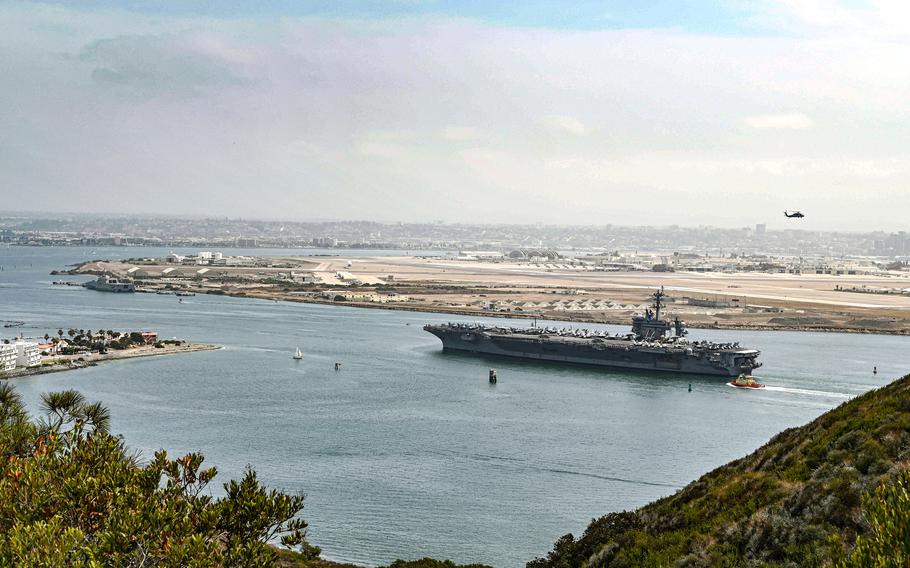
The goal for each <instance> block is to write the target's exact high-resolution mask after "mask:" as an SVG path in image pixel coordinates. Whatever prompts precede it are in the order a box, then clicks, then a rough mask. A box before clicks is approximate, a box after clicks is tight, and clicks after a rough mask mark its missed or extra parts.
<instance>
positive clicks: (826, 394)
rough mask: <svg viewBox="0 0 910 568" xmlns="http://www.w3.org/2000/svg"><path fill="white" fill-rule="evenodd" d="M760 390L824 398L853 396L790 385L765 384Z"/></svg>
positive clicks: (845, 398)
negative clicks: (775, 385)
mask: <svg viewBox="0 0 910 568" xmlns="http://www.w3.org/2000/svg"><path fill="white" fill-rule="evenodd" d="M762 390H765V391H772V392H783V393H787V394H800V395H804V396H819V397H825V398H842V399H844V400H847V399H850V398H853V396H854V395H852V394H848V393H845V392H829V391H819V390H811V389H795V388H790V387H773V386H765V388H764V389H762Z"/></svg>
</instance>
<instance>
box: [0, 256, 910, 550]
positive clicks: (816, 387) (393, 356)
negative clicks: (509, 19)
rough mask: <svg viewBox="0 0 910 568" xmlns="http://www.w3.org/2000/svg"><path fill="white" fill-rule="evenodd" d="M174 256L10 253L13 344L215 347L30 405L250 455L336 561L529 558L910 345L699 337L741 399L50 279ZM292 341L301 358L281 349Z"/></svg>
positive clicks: (66, 382)
mask: <svg viewBox="0 0 910 568" xmlns="http://www.w3.org/2000/svg"><path fill="white" fill-rule="evenodd" d="M162 252H167V251H155V250H149V249H115V248H100V249H97V252H96V253H94V254H93V253H92V251H91V250H89V249H81V248H27V247H10V248H5V247H0V266H2V270H0V320H22V321H25V322H26V325H25V326H24V327H22V328H18V329H15V330H13V329H0V334H2V336H4V337H8V336H10V335H11V334H12V333H13V332H14V331H16V332H18V331H21V332H22V333H24V334H25V335H29V334H31V335H42V336H43V335H44V333H46V332H50V333H53V332H54V331H55V330H56V329H58V328H63V329H64V330H65V329H68V328H70V327H76V328H85V329H99V328H101V329H110V328H113V329H139V328H142V329H151V330H156V331H158V332H160V333H161V335H162V336H163V337H166V338H167V337H179V338H185V339H190V340H193V341H199V342H211V343H216V344H219V345H223V346H224V347H225V348H224V349H223V350H219V351H214V352H202V353H193V354H186V355H175V356H170V357H154V358H147V359H142V360H134V361H123V362H113V363H109V364H105V365H101V366H98V367H94V368H89V369H84V370H78V371H72V372H66V373H58V374H50V375H43V376H37V377H30V378H24V379H17V380H15V385H16V387H17V389H18V391H19V392H20V393H21V394H22V395H23V397H24V398H25V399H26V401H27V402H28V403H29V405H30V408H32V409H33V410H35V411H37V400H38V397H39V396H40V394H41V393H42V392H47V391H53V390H59V389H64V388H75V389H78V390H80V391H82V392H83V393H84V394H86V395H87V396H88V397H89V399H91V400H101V401H103V402H104V403H105V404H106V405H108V406H109V407H110V408H111V410H112V414H113V421H112V429H113V431H114V432H118V433H121V434H122V435H123V436H124V439H125V441H126V443H127V445H128V446H129V447H130V448H132V449H134V450H136V451H137V452H139V453H140V455H142V456H145V457H147V458H150V457H151V455H152V452H154V451H155V450H156V449H159V448H164V449H166V450H167V451H168V452H170V453H171V454H172V455H176V454H180V453H184V452H188V451H199V452H202V453H203V454H204V455H205V456H206V461H207V463H208V464H210V465H215V466H217V467H218V469H219V472H220V473H219V478H220V480H221V481H226V480H227V479H229V478H231V477H237V476H239V475H241V474H242V472H243V469H244V468H245V467H246V466H247V465H251V466H253V467H254V468H255V469H256V470H257V472H258V473H259V475H260V479H261V480H262V481H263V482H265V483H267V484H268V485H270V486H274V487H280V488H283V489H286V490H289V491H302V492H304V493H306V495H307V498H306V508H305V509H304V512H303V516H304V518H305V519H306V520H307V521H308V522H309V523H310V531H309V534H310V541H311V542H312V543H314V544H316V545H319V546H321V547H322V548H323V552H324V555H325V556H326V557H329V558H333V559H338V560H347V561H353V562H359V563H364V564H370V565H375V564H380V563H384V562H389V561H391V560H394V559H396V558H419V557H423V556H434V557H437V558H451V559H453V560H455V561H457V562H485V563H488V564H491V565H493V566H496V567H515V566H523V565H524V563H525V562H526V561H528V560H530V559H533V558H534V557H535V556H539V555H543V554H545V553H546V552H547V551H548V550H549V548H550V546H551V545H552V543H553V541H554V540H555V539H556V538H558V537H559V536H560V535H562V534H565V533H567V532H573V533H575V534H576V535H578V534H580V533H581V532H582V530H583V529H584V527H585V526H586V525H587V523H588V522H589V521H590V520H591V519H592V518H593V517H596V516H600V515H603V514H605V513H608V512H610V511H617V510H622V509H630V508H634V507H638V506H640V505H643V504H645V503H647V502H648V501H651V500H653V499H655V498H658V497H661V496H665V495H668V494H671V493H673V492H674V491H676V490H677V489H679V488H680V487H682V486H684V485H685V484H686V483H688V482H689V481H691V480H693V479H695V478H696V477H698V476H699V475H701V474H703V473H706V472H707V471H709V470H711V469H713V468H715V467H717V466H719V465H722V464H724V463H726V462H727V461H729V460H731V459H735V458H738V457H740V456H743V455H745V454H747V453H749V452H751V451H752V450H754V449H756V448H757V447H758V446H760V445H762V444H763V443H764V442H766V441H767V440H768V439H769V438H770V437H772V436H773V435H774V434H776V433H777V432H779V431H781V430H783V429H784V428H788V427H791V426H798V425H801V424H804V423H806V422H808V421H810V420H812V419H813V418H815V417H816V416H818V415H819V414H821V413H823V412H824V411H826V410H828V409H830V408H833V407H834V406H836V405H838V404H840V403H842V402H844V401H846V400H848V399H849V398H851V397H853V396H856V395H858V394H861V393H863V392H865V391H867V390H869V389H871V388H874V387H878V386H881V385H884V384H886V383H887V382H889V381H890V380H892V379H894V378H896V377H898V376H900V375H902V374H904V373H906V372H908V370H910V357H908V356H907V355H906V354H907V353H908V352H910V350H908V348H910V339H908V338H904V337H888V336H873V335H852V334H833V333H796V332H768V331H737V332H733V331H729V332H728V331H716V330H712V331H703V330H691V332H690V334H691V336H692V337H693V338H707V339H712V340H717V341H739V342H740V343H741V344H743V345H747V346H751V347H755V348H757V349H760V350H761V351H762V360H763V361H764V363H765V365H764V367H762V368H761V369H759V370H758V372H756V375H757V376H759V377H760V378H761V380H762V381H763V382H765V383H766V384H767V385H768V388H766V389H764V390H761V391H746V390H741V389H734V388H731V387H729V386H726V385H725V384H724V383H723V381H722V380H721V379H719V378H700V377H686V376H672V375H667V376H662V375H648V374H640V373H629V372H617V371H605V370H598V369H588V368H580V367H560V366H556V365H543V364H531V363H526V362H520V361H503V360H488V359H481V358H474V357H468V356H460V355H450V354H443V353H442V352H441V344H440V343H439V340H438V339H436V338H435V337H433V336H432V335H430V334H428V333H426V332H424V331H423V330H422V329H421V326H422V325H423V324H424V323H428V322H441V321H450V320H451V321H454V320H457V321H469V320H470V321H474V319H475V318H465V317H460V316H448V315H445V314H424V313H414V312H404V311H386V310H375V309H357V308H349V307H336V306H322V305H305V304H293V303H286V302H282V303H274V302H269V301H261V300H248V299H240V298H226V297H220V296H195V297H191V298H185V299H184V302H183V303H178V302H177V299H176V298H175V297H173V296H158V295H154V294H134V295H117V294H105V293H99V292H92V291H89V290H85V289H82V288H76V287H65V286H53V285H52V284H51V281H52V280H53V279H55V277H52V276H49V275H48V272H49V271H50V270H52V269H54V268H61V267H63V266H64V265H66V264H70V263H74V262H79V261H81V260H85V259H88V258H125V257H131V256H148V255H153V254H160V253H162ZM255 252H256V253H257V254H264V253H273V254H301V253H302V252H303V253H306V252H309V253H312V252H319V251H299V250H297V251H262V250H257V251H255ZM342 254H343V255H344V254H351V255H353V254H356V253H355V252H350V253H342ZM364 254H383V253H382V252H377V251H369V252H367V253H364ZM496 321H500V322H501V321H502V320H496ZM519 325H523V323H520V324H519ZM589 327H599V328H602V329H608V330H610V331H620V330H625V328H624V327H621V326H589ZM298 345H299V346H300V347H301V349H302V350H303V351H304V359H303V360H302V361H294V360H292V359H291V355H292V353H293V351H294V348H295V347H296V346H298ZM336 361H338V362H341V363H342V369H341V370H340V371H338V372H336V371H334V363H335V362H336ZM873 366H877V367H878V371H879V372H878V374H877V375H875V374H873V373H872V368H873ZM490 367H495V368H496V369H497V371H498V376H499V382H498V384H496V385H489V384H488V382H487V371H488V370H489V368H490ZM690 383H691V384H692V392H688V386H689V384H690ZM217 481H218V479H216V483H215V484H213V486H212V492H213V494H216V495H217V494H219V492H220V491H221V487H220V484H219V483H217Z"/></svg>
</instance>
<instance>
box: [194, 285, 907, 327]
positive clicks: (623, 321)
mask: <svg viewBox="0 0 910 568" xmlns="http://www.w3.org/2000/svg"><path fill="white" fill-rule="evenodd" d="M193 291H194V292H196V293H197V294H199V295H219V296H230V297H232V298H246V299H251V300H263V301H268V302H274V301H278V302H294V303H298V304H319V305H324V306H342V307H345V306H346V307H349V308H366V309H372V310H391V311H403V312H421V313H430V314H451V315H460V316H476V317H478V318H499V319H528V320H530V319H539V320H547V321H563V322H567V323H573V324H591V325H623V326H628V325H629V322H630V321H631V320H630V318H631V316H626V315H623V316H617V317H615V318H607V319H602V320H595V319H593V318H573V317H571V316H569V317H551V316H547V315H532V314H521V313H515V312H479V311H473V310H463V309H458V308H446V307H442V306H439V307H437V306H420V305H413V304H411V305H402V304H393V303H386V304H376V303H373V302H369V303H368V302H350V301H346V302H335V301H333V300H320V299H316V298H302V297H295V296H290V297H288V296H286V295H282V294H274V295H270V296H266V295H260V294H250V293H248V292H239V293H235V292H232V291H223V292H221V293H219V294H209V293H207V292H205V291H197V290H193ZM720 321H722V320H719V322H720ZM687 327H688V329H707V330H721V331H794V332H819V333H855V334H862V335H888V336H899V337H907V336H910V330H899V329H896V330H887V329H868V328H851V327H812V326H811V325H802V326H801V325H766V324H728V325H724V324H722V323H721V324H720V325H703V324H701V323H695V324H688V325H687Z"/></svg>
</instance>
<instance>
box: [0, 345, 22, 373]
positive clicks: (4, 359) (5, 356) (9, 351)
mask: <svg viewBox="0 0 910 568" xmlns="http://www.w3.org/2000/svg"><path fill="white" fill-rule="evenodd" d="M18 354H19V351H18V350H17V349H16V346H15V345H10V344H8V343H0V372H2V371H12V370H13V369H15V368H16V358H17V357H18Z"/></svg>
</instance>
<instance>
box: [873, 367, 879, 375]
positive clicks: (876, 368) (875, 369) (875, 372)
mask: <svg viewBox="0 0 910 568" xmlns="http://www.w3.org/2000/svg"><path fill="white" fill-rule="evenodd" d="M872 374H873V375H877V374H878V367H877V366H876V367H872Z"/></svg>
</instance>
